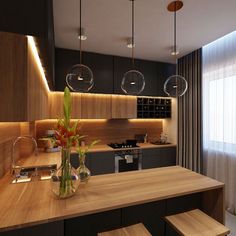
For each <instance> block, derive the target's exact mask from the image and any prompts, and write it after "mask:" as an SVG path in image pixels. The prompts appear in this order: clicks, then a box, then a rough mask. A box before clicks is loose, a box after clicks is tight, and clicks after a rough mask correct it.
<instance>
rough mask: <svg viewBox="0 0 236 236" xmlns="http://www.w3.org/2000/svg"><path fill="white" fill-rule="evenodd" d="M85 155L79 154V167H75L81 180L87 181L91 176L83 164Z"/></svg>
mask: <svg viewBox="0 0 236 236" xmlns="http://www.w3.org/2000/svg"><path fill="white" fill-rule="evenodd" d="M85 157H86V155H82V156H79V163H80V165H79V167H78V169H77V173H78V175H79V178H80V181H81V182H85V183H86V182H87V181H88V180H89V178H90V176H91V172H90V170H89V169H88V168H87V167H86V165H85Z"/></svg>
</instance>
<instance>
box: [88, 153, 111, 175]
mask: <svg viewBox="0 0 236 236" xmlns="http://www.w3.org/2000/svg"><path fill="white" fill-rule="evenodd" d="M87 159H88V162H89V167H90V168H89V169H90V171H91V175H100V174H108V173H114V172H115V158H114V152H96V153H95V152H94V153H88V155H87Z"/></svg>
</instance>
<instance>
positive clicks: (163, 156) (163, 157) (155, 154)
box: [142, 147, 176, 169]
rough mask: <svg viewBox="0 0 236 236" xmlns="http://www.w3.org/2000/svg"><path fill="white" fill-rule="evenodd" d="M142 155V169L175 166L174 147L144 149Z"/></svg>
mask: <svg viewBox="0 0 236 236" xmlns="http://www.w3.org/2000/svg"><path fill="white" fill-rule="evenodd" d="M142 154H143V157H142V168H143V169H149V168H156V167H166V166H173V165H175V164H176V147H168V148H150V149H144V150H143V151H142Z"/></svg>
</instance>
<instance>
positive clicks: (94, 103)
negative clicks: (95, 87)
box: [81, 94, 112, 119]
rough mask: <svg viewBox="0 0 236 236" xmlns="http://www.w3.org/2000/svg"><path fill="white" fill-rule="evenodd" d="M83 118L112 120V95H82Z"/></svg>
mask: <svg viewBox="0 0 236 236" xmlns="http://www.w3.org/2000/svg"><path fill="white" fill-rule="evenodd" d="M81 118H83V119H110V118H112V117H111V95H100V94H99V95H98V94H96V95H95V94H82V95H81Z"/></svg>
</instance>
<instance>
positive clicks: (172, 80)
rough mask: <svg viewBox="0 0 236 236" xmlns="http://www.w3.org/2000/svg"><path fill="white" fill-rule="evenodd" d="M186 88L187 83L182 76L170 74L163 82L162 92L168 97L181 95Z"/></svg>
mask: <svg viewBox="0 0 236 236" xmlns="http://www.w3.org/2000/svg"><path fill="white" fill-rule="evenodd" d="M187 89H188V83H187V81H186V79H185V78H184V77H183V76H180V75H172V76H170V77H169V78H167V80H166V82H165V84H164V92H165V93H166V94H167V95H168V96H169V97H181V96H183V95H184V94H185V92H186V91H187Z"/></svg>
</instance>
